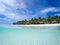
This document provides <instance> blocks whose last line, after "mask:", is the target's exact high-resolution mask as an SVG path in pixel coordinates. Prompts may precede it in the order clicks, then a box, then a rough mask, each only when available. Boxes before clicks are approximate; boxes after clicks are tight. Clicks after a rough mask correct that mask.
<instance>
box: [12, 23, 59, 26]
mask: <svg viewBox="0 0 60 45" xmlns="http://www.w3.org/2000/svg"><path fill="white" fill-rule="evenodd" d="M13 26H60V23H59V24H31V25H13Z"/></svg>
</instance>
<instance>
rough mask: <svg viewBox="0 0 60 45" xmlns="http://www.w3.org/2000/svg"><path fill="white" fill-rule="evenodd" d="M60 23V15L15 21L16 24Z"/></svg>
mask: <svg viewBox="0 0 60 45" xmlns="http://www.w3.org/2000/svg"><path fill="white" fill-rule="evenodd" d="M56 23H60V16H58V15H56V16H48V17H47V18H41V17H38V18H32V19H30V20H22V21H17V22H14V23H13V24H14V25H26V24H28V25H30V24H56Z"/></svg>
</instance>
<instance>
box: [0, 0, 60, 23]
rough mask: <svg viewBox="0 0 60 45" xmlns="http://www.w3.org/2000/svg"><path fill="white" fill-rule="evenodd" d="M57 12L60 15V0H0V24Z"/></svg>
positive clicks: (52, 14)
mask: <svg viewBox="0 0 60 45" xmlns="http://www.w3.org/2000/svg"><path fill="white" fill-rule="evenodd" d="M56 14H57V15H59V16H60V0H0V24H12V23H13V22H16V21H19V20H24V19H27V20H29V19H31V18H36V17H39V16H40V17H47V16H49V15H51V16H54V15H56Z"/></svg>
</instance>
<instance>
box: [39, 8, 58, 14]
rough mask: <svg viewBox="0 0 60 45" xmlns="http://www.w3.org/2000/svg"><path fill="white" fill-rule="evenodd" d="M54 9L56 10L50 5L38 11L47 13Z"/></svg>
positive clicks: (54, 10) (55, 9)
mask: <svg viewBox="0 0 60 45" xmlns="http://www.w3.org/2000/svg"><path fill="white" fill-rule="evenodd" d="M56 11H57V8H55V7H50V8H46V9H43V10H41V11H40V12H41V13H48V12H56Z"/></svg>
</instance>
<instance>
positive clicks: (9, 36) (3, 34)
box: [0, 25, 60, 45]
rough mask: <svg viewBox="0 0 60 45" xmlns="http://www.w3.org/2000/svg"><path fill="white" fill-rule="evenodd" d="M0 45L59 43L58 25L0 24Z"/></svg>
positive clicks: (46, 44) (59, 44) (59, 30)
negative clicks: (26, 25)
mask: <svg viewBox="0 0 60 45" xmlns="http://www.w3.org/2000/svg"><path fill="white" fill-rule="evenodd" d="M0 45H60V26H46V27H45V26H42V27H39V26H36V27H33V26H32V27H29V26H28V27H23V26H22V27H21V26H19V27H18V26H7V25H4V26H0Z"/></svg>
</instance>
